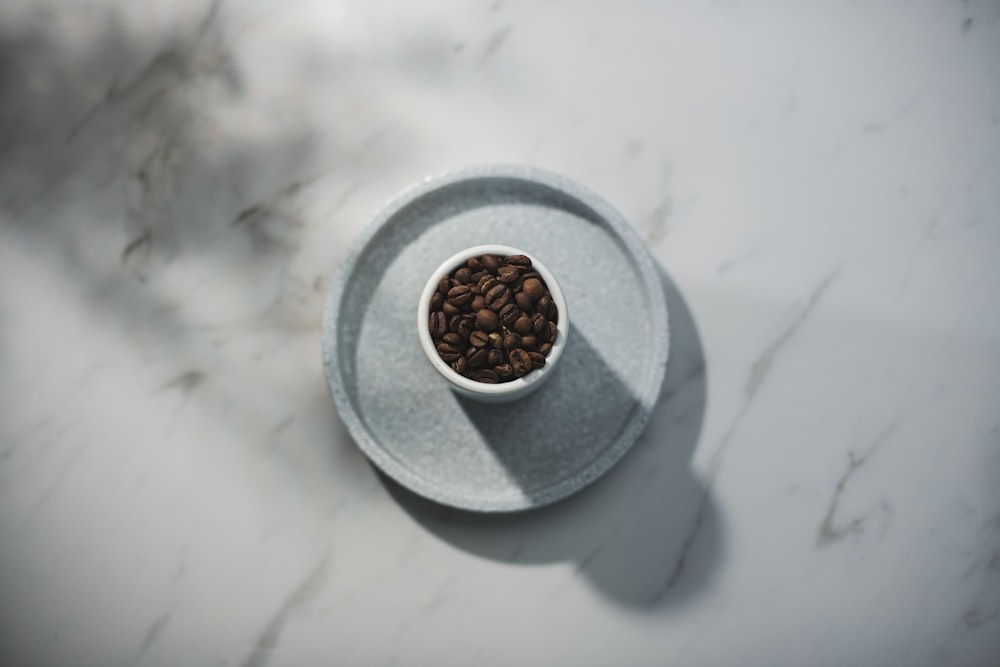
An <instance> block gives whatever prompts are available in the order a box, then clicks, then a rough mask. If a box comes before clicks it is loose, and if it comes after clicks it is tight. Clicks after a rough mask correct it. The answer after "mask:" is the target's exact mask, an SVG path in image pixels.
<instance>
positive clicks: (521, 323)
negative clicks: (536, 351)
mask: <svg viewBox="0 0 1000 667" xmlns="http://www.w3.org/2000/svg"><path fill="white" fill-rule="evenodd" d="M514 331H516V332H517V333H519V334H521V335H522V336H524V335H525V334H529V333H531V331H532V326H531V318H530V317H528V316H527V315H521V317H519V318H517V320H515V321H514Z"/></svg>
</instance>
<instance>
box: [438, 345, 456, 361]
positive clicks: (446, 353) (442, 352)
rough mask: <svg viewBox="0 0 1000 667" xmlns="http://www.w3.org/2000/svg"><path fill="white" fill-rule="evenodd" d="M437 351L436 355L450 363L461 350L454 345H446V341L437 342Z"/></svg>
mask: <svg viewBox="0 0 1000 667" xmlns="http://www.w3.org/2000/svg"><path fill="white" fill-rule="evenodd" d="M437 353H438V356H440V357H441V358H442V359H444V360H445V361H447V362H448V363H451V362H453V361H455V360H456V359H458V358H459V357H460V356H462V351H461V350H459V349H458V348H457V347H455V346H454V345H448V343H439V344H438V346H437Z"/></svg>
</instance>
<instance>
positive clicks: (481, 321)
mask: <svg viewBox="0 0 1000 667" xmlns="http://www.w3.org/2000/svg"><path fill="white" fill-rule="evenodd" d="M476 328H477V329H482V330H483V331H485V332H487V333H489V332H490V331H496V330H497V329H499V328H500V318H499V317H497V314H496V313H494V312H493V311H492V310H490V309H489V308H482V309H480V310H477V311H476Z"/></svg>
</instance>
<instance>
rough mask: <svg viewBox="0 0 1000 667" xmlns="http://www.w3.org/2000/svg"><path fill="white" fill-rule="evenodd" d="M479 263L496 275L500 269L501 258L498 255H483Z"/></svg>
mask: <svg viewBox="0 0 1000 667" xmlns="http://www.w3.org/2000/svg"><path fill="white" fill-rule="evenodd" d="M479 263H480V264H482V265H483V268H484V269H486V270H487V271H489V272H490V273H496V272H497V269H499V268H500V258H499V257H497V256H496V255H483V256H482V257H480V258H479Z"/></svg>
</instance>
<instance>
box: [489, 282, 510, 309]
mask: <svg viewBox="0 0 1000 667" xmlns="http://www.w3.org/2000/svg"><path fill="white" fill-rule="evenodd" d="M509 301H510V290H509V289H507V286H506V285H499V284H498V285H494V286H493V287H492V288H490V291H489V292H487V293H486V306H487V307H488V308H490V309H491V310H493V311H499V310H500V309H501V308H503V307H504V306H506V305H507V303H508V302H509Z"/></svg>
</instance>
